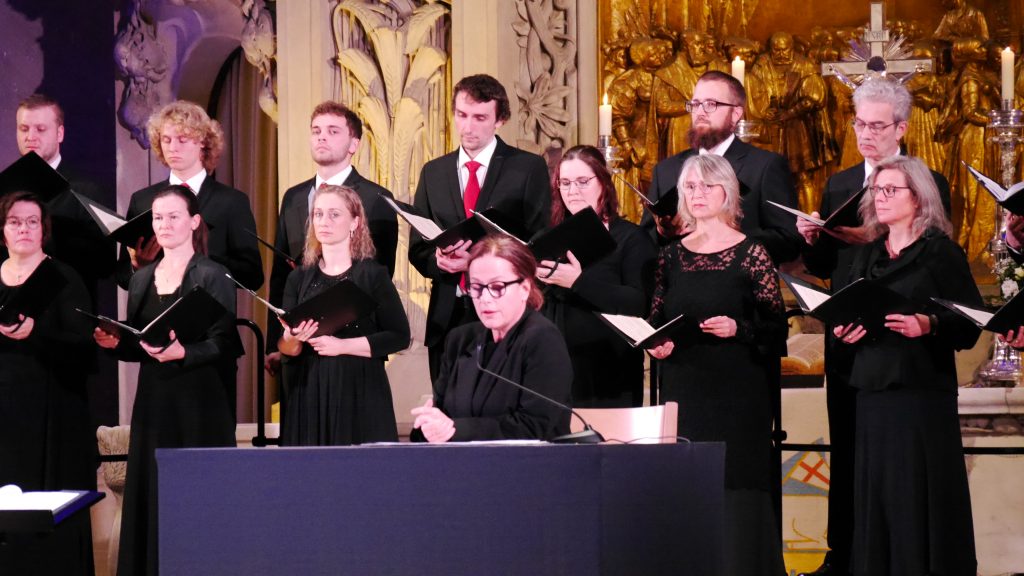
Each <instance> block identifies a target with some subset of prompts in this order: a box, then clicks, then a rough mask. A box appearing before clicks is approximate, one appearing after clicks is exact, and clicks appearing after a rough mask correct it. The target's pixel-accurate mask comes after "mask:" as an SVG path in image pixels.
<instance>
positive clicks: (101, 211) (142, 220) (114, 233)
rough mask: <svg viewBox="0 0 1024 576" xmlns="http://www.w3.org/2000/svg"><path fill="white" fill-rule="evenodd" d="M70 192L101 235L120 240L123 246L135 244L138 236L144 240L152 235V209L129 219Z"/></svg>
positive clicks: (116, 240) (76, 193)
mask: <svg viewBox="0 0 1024 576" xmlns="http://www.w3.org/2000/svg"><path fill="white" fill-rule="evenodd" d="M71 194H73V195H74V197H75V199H76V200H78V202H79V203H81V205H82V206H83V207H84V208H85V211H86V212H88V213H89V216H90V217H92V219H93V221H95V222H96V225H97V226H99V227H100V230H102V231H103V235H104V236H108V237H110V238H112V239H113V240H114V241H115V242H120V243H121V244H124V245H125V246H135V244H136V242H138V241H139V238H142V239H143V240H144V241H145V240H149V239H150V238H152V237H153V211H152V210H146V211H145V212H143V213H142V214H139V215H138V216H136V217H134V218H132V219H130V220H129V219H126V218H124V217H122V216H120V215H119V214H118V213H117V212H114V211H113V210H111V209H109V208H107V207H106V206H104V205H102V204H100V203H99V202H96V201H94V200H92V199H90V198H87V197H85V196H82V195H81V194H79V193H78V192H75V191H74V190H72V191H71Z"/></svg>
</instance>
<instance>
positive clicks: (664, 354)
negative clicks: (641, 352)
mask: <svg viewBox="0 0 1024 576" xmlns="http://www.w3.org/2000/svg"><path fill="white" fill-rule="evenodd" d="M675 349H676V344H675V342H673V341H671V340H665V341H664V342H662V343H661V344H658V345H657V346H655V347H654V348H648V349H647V353H648V354H650V355H651V356H652V357H653V358H655V359H657V360H664V359H665V358H668V357H669V356H671V355H672V351H673V350H675Z"/></svg>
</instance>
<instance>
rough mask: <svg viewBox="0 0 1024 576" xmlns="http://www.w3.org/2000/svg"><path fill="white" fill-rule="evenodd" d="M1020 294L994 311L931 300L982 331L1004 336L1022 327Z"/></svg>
mask: <svg viewBox="0 0 1024 576" xmlns="http://www.w3.org/2000/svg"><path fill="white" fill-rule="evenodd" d="M1021 294H1022V293H1021V292H1018V293H1017V294H1016V295H1015V296H1014V297H1013V298H1010V301H1009V302H1007V303H1006V304H1003V305H1002V306H1001V307H1000V308H999V309H998V310H995V311H992V310H986V309H982V308H975V307H973V306H967V305H964V304H959V303H957V302H953V301H951V300H943V299H942V298H935V297H933V298H932V300H933V301H934V302H935V303H936V304H940V305H942V306H945V307H946V308H948V309H950V310H952V311H953V312H956V313H957V314H959V315H961V316H963V317H964V318H967V319H968V320H970V321H971V322H972V323H973V324H974V325H976V326H977V327H979V328H981V329H982V330H988V331H989V332H995V333H996V334H1006V333H1007V332H1009V331H1010V330H1013V332H1014V334H1016V333H1017V331H1018V329H1019V328H1020V327H1021V325H1024V297H1022V296H1021Z"/></svg>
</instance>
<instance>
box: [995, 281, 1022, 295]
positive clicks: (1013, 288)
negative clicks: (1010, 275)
mask: <svg viewBox="0 0 1024 576" xmlns="http://www.w3.org/2000/svg"><path fill="white" fill-rule="evenodd" d="M999 288H1000V291H1002V293H1003V298H1006V299H1009V298H1013V297H1014V295H1015V294H1017V292H1018V291H1019V290H1020V288H1019V287H1018V286H1017V283H1016V282H1014V281H1013V280H1003V283H1002V284H1001V285H1000V286H999Z"/></svg>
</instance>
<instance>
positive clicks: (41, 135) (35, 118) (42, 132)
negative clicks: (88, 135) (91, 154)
mask: <svg viewBox="0 0 1024 576" xmlns="http://www.w3.org/2000/svg"><path fill="white" fill-rule="evenodd" d="M16 124H17V140H18V152H19V153H21V155H22V156H24V155H25V154H28V153H29V152H30V151H31V152H35V153H36V154H38V155H39V157H40V158H42V159H43V160H45V161H46V163H47V164H49V165H50V167H52V168H53V169H55V170H56V171H57V173H59V174H60V175H61V176H63V177H64V179H65V180H67V181H68V183H69V184H70V185H71V190H74V191H75V192H77V193H79V194H82V195H84V196H87V197H89V198H90V199H92V200H95V201H96V202H99V203H101V204H108V202H107V201H106V200H105V199H104V198H102V193H101V191H100V188H99V186H97V185H96V184H95V183H94V182H92V181H90V180H89V179H87V178H85V177H84V176H83V175H82V174H81V173H80V172H79V171H77V170H75V169H74V168H73V167H71V166H70V165H69V164H68V163H67V162H66V161H64V160H63V159H62V158H61V154H60V145H61V144H62V143H63V142H64V110H63V109H62V108H61V107H60V104H58V103H57V101H56V100H54V99H52V98H50V97H48V96H45V95H42V94H33V95H31V96H29V97H28V98H26V99H24V100H22V101H21V103H20V104H18V111H17V117H16ZM47 208H49V210H50V214H51V217H52V218H53V222H54V225H53V235H52V239H51V245H50V246H48V247H47V252H49V253H50V254H52V255H53V256H54V257H55V258H57V259H58V260H60V261H61V262H64V263H65V264H67V265H69V266H71V267H72V268H74V269H75V271H76V272H78V275H79V276H81V277H82V281H83V282H84V283H85V286H86V288H87V289H88V290H89V295H90V296H91V298H92V304H93V306H94V307H95V306H96V291H97V283H98V282H99V281H100V280H101V279H103V278H107V277H108V276H110V275H111V274H112V273H113V272H114V263H115V261H116V260H115V254H116V248H115V245H114V242H113V241H112V240H110V239H109V238H107V237H106V236H104V234H103V233H102V232H101V231H100V229H99V226H97V225H96V223H95V222H94V221H93V219H92V218H91V217H90V216H89V213H88V212H86V211H85V208H84V207H83V206H82V204H81V203H80V202H78V201H77V200H75V197H74V196H72V195H71V193H70V192H62V193H61V194H60V195H58V196H57V197H56V198H54V199H53V200H51V201H50V203H49V204H48V206H47Z"/></svg>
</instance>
